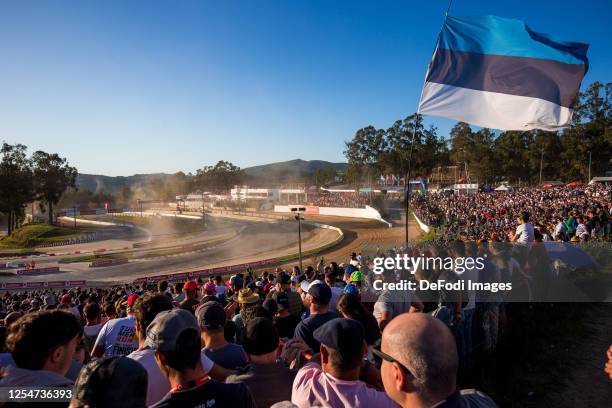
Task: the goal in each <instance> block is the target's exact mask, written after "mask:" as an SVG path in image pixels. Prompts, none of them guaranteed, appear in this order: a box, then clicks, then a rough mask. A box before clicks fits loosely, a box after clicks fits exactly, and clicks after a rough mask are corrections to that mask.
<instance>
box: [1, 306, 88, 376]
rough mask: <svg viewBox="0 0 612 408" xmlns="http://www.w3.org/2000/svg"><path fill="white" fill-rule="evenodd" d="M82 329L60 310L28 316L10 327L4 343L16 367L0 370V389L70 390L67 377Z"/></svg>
mask: <svg viewBox="0 0 612 408" xmlns="http://www.w3.org/2000/svg"><path fill="white" fill-rule="evenodd" d="M82 334H83V332H82V329H81V326H80V324H79V322H78V321H77V319H76V317H74V315H72V314H71V313H69V312H66V311H62V310H54V311H42V312H34V313H28V314H26V315H25V316H23V317H21V318H20V319H19V320H17V321H16V322H15V323H13V324H12V325H11V326H10V327H9V333H8V336H7V339H6V344H7V347H8V351H9V352H10V353H11V356H12V359H13V360H14V363H15V365H8V366H6V367H3V373H2V379H0V387H5V388H7V387H10V388H16V387H39V388H40V387H72V384H73V382H72V381H71V380H69V379H68V378H66V374H67V373H68V370H69V369H70V366H71V365H72V362H73V356H74V353H75V350H76V348H77V345H78V344H79V342H80V341H81V337H82Z"/></svg>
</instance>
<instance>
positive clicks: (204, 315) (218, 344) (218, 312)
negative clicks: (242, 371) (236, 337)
mask: <svg viewBox="0 0 612 408" xmlns="http://www.w3.org/2000/svg"><path fill="white" fill-rule="evenodd" d="M196 318H197V320H198V325H199V326H200V330H201V338H202V343H203V344H204V348H203V349H202V351H203V352H204V354H206V356H207V357H208V358H210V359H211V360H212V361H214V362H215V363H217V364H219V365H220V366H222V367H224V368H227V369H229V370H235V369H237V368H239V367H244V366H245V365H247V363H248V360H247V357H246V354H245V352H244V349H243V348H242V346H240V345H238V344H233V343H229V342H228V341H227V340H226V339H225V324H226V322H227V318H226V315H225V310H224V309H223V306H222V305H221V304H220V303H219V302H206V303H204V304H203V305H201V306H199V307H198V308H197V309H196Z"/></svg>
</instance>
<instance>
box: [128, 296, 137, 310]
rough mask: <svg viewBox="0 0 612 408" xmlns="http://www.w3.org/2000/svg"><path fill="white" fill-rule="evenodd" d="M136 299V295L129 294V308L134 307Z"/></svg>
mask: <svg viewBox="0 0 612 408" xmlns="http://www.w3.org/2000/svg"><path fill="white" fill-rule="evenodd" d="M136 299H138V295H135V294H131V295H129V296H128V297H127V305H128V306H129V307H132V306H134V302H136Z"/></svg>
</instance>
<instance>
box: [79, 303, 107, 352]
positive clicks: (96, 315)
mask: <svg viewBox="0 0 612 408" xmlns="http://www.w3.org/2000/svg"><path fill="white" fill-rule="evenodd" d="M101 313H102V309H101V308H100V305H99V304H98V303H95V302H90V303H87V304H86V305H85V307H84V308H83V316H84V317H85V327H83V331H84V336H83V340H84V341H85V344H86V345H87V349H88V350H92V349H93V348H94V343H95V342H96V339H97V338H98V334H100V330H102V326H103V323H102V316H101Z"/></svg>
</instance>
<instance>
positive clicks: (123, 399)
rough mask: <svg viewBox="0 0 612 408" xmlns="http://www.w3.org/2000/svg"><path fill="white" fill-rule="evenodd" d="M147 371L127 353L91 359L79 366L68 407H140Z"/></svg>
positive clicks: (142, 405)
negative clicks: (80, 367)
mask: <svg viewBox="0 0 612 408" xmlns="http://www.w3.org/2000/svg"><path fill="white" fill-rule="evenodd" d="M146 397H147V372H146V371H145V369H144V368H143V367H142V366H141V365H140V364H138V363H137V362H135V361H133V360H131V359H129V358H127V357H109V358H102V359H98V360H94V361H92V362H90V363H89V364H87V366H85V367H84V368H83V370H81V373H80V375H79V378H78V379H77V382H76V384H75V387H74V395H73V397H72V400H71V401H70V406H69V407H70V408H105V407H113V408H144V407H146V406H147V403H146Z"/></svg>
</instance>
